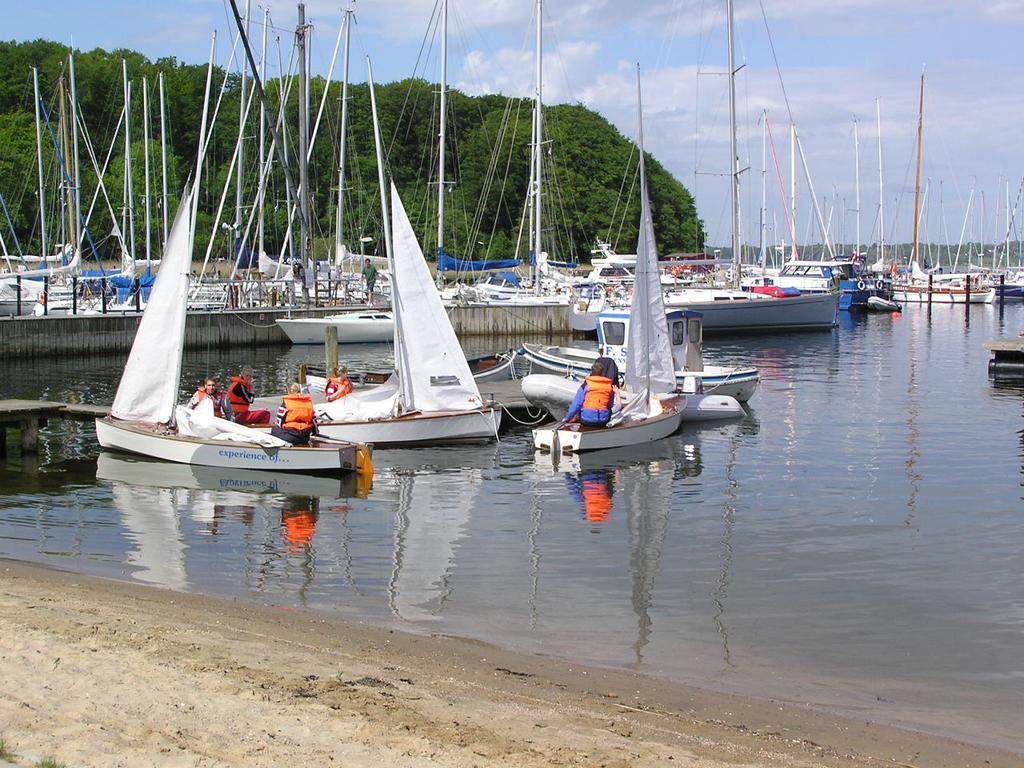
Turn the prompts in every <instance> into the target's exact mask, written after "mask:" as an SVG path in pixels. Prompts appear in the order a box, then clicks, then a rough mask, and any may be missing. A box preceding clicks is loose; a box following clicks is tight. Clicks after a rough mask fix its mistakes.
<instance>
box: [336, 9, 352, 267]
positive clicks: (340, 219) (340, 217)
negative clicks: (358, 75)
mask: <svg viewBox="0 0 1024 768" xmlns="http://www.w3.org/2000/svg"><path fill="white" fill-rule="evenodd" d="M353 13H354V11H353V10H352V9H351V8H347V9H346V10H345V22H344V23H345V64H344V67H343V73H342V78H341V128H340V130H339V132H338V210H337V214H336V217H335V218H336V223H335V227H334V259H335V263H336V264H337V265H338V266H339V267H340V266H341V256H342V252H343V251H342V249H343V246H342V236H343V232H342V226H343V225H344V222H345V144H346V141H347V136H348V63H349V52H350V51H351V50H352V48H351V41H352V14H353Z"/></svg>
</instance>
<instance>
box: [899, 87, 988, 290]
mask: <svg viewBox="0 0 1024 768" xmlns="http://www.w3.org/2000/svg"><path fill="white" fill-rule="evenodd" d="M923 141H924V74H923V73H922V74H921V95H920V102H919V106H918V112H917V182H916V185H915V188H914V243H913V253H912V255H911V257H910V269H909V270H908V274H907V276H906V277H905V278H904V279H902V280H897V281H896V282H895V283H893V299H895V300H896V301H902V302H907V303H921V304H931V303H932V302H935V303H937V304H991V303H992V302H993V301H994V300H995V296H996V292H995V289H994V288H993V287H992V286H991V285H986V284H984V283H983V282H982V276H981V275H977V274H971V273H962V274H938V275H929V274H927V273H926V272H925V271H924V270H923V269H921V265H920V260H919V259H918V253H917V247H918V241H919V240H920V237H919V235H920V224H921V202H920V201H921V155H922V149H923Z"/></svg>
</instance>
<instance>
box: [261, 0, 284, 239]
mask: <svg viewBox="0 0 1024 768" xmlns="http://www.w3.org/2000/svg"><path fill="white" fill-rule="evenodd" d="M269 27H270V9H269V8H264V9H263V47H262V49H261V50H260V80H261V81H262V82H266V81H267V29H268V28H269ZM283 76H284V75H283V73H282V77H283ZM266 119H267V102H266V99H260V162H261V163H266V164H268V165H269V164H270V158H269V157H266V156H265V152H266V142H267V124H266ZM261 178H263V184H264V185H265V184H266V176H265V174H264V175H263V176H262V177H261ZM265 194H266V190H265V189H264V188H263V187H261V188H260V189H259V190H258V192H257V195H258V197H259V205H260V214H259V217H258V218H257V220H256V222H257V223H256V229H257V236H256V242H257V246H256V253H257V254H259V255H262V254H263V235H264V228H263V198H264V195H265Z"/></svg>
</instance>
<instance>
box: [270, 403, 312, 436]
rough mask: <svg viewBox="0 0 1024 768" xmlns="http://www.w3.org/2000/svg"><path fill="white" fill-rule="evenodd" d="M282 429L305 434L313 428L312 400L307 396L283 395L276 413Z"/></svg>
mask: <svg viewBox="0 0 1024 768" xmlns="http://www.w3.org/2000/svg"><path fill="white" fill-rule="evenodd" d="M277 415H278V419H280V423H281V426H282V427H283V428H284V429H293V430H295V431H296V432H305V431H307V430H310V429H312V428H313V418H314V414H313V398H311V397H310V396H309V395H302V394H299V395H285V396H284V400H282V401H281V407H280V408H279V409H278V411H277Z"/></svg>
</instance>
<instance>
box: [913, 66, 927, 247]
mask: <svg viewBox="0 0 1024 768" xmlns="http://www.w3.org/2000/svg"><path fill="white" fill-rule="evenodd" d="M923 139H924V73H923V72H922V73H921V96H920V101H919V103H918V108H917V181H916V182H915V184H914V252H913V255H912V256H911V261H912V262H916V261H917V238H918V230H919V228H920V226H921V154H922V149H923V147H922V145H921V142H922V140H923Z"/></svg>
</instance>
